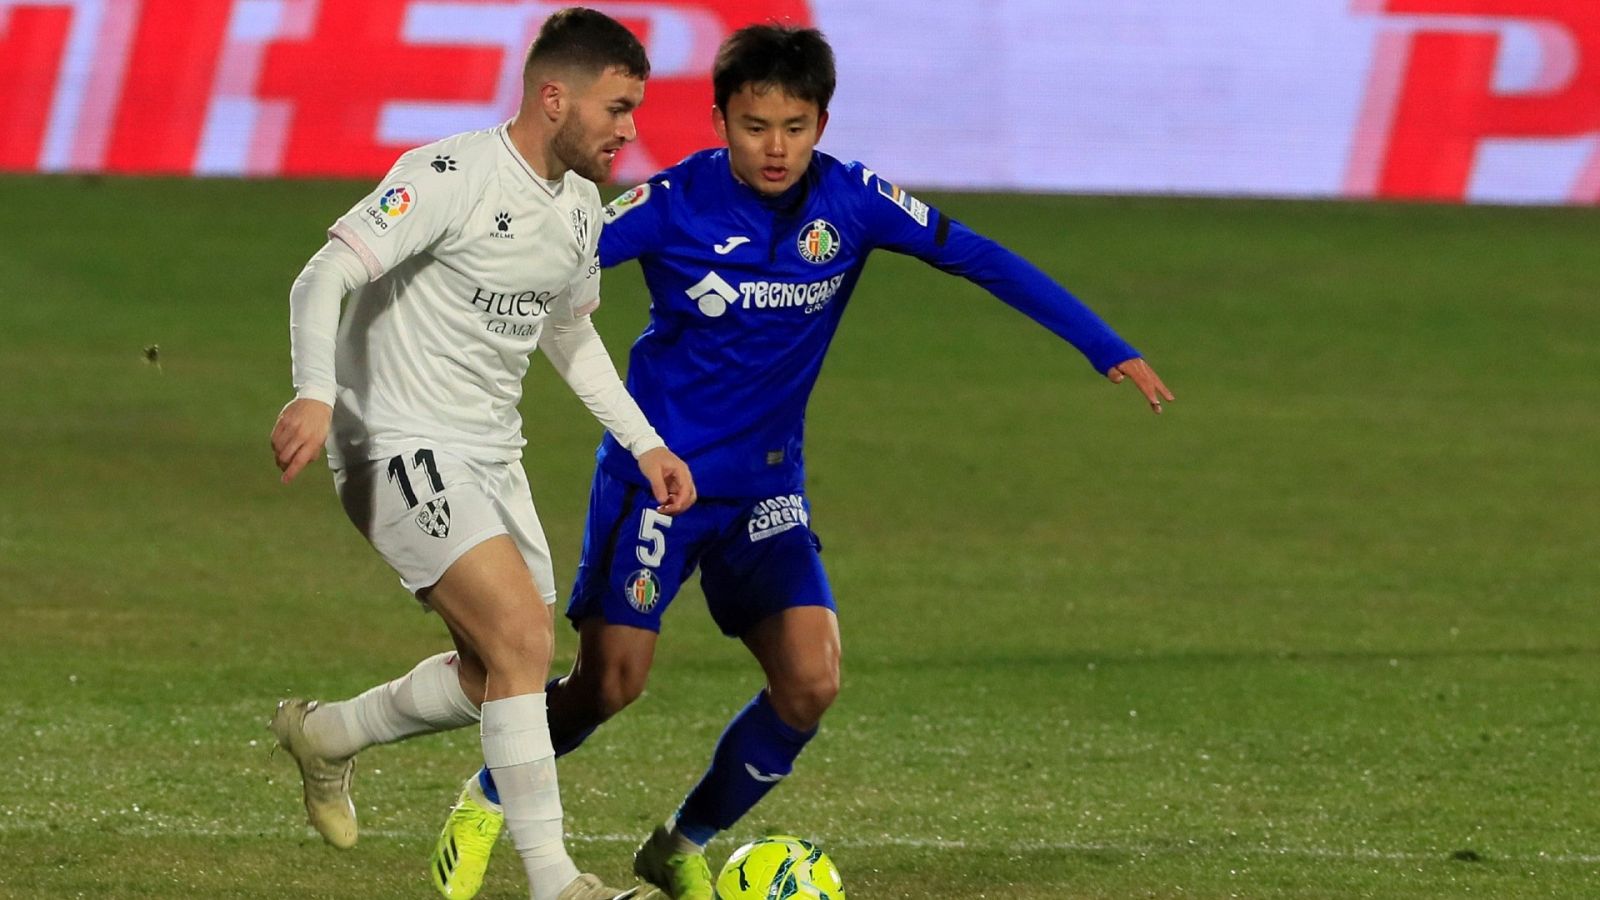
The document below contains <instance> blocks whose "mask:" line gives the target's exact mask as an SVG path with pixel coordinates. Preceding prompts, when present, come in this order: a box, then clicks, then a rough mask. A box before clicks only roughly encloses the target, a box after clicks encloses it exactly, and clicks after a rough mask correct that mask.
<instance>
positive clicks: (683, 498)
mask: <svg viewBox="0 0 1600 900" xmlns="http://www.w3.org/2000/svg"><path fill="white" fill-rule="evenodd" d="M639 471H640V472H643V473H644V477H646V478H648V479H650V492H651V493H652V494H654V495H655V498H656V503H658V504H660V506H659V507H658V509H659V510H660V512H661V513H662V515H667V516H675V515H678V514H679V513H681V512H685V511H686V510H688V509H689V507H691V506H693V505H694V501H695V499H696V497H698V496H699V495H698V494H697V493H696V492H695V488H694V475H693V474H691V473H690V472H689V464H688V463H686V462H684V461H683V460H681V459H679V458H678V454H676V453H673V452H672V451H671V450H668V449H667V448H665V447H657V448H655V449H654V450H646V451H645V452H644V453H643V454H641V455H640V456H639Z"/></svg>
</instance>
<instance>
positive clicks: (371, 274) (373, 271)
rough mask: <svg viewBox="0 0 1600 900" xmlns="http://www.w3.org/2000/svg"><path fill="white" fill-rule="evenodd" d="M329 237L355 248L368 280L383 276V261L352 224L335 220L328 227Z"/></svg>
mask: <svg viewBox="0 0 1600 900" xmlns="http://www.w3.org/2000/svg"><path fill="white" fill-rule="evenodd" d="M328 237H330V238H333V239H334V240H337V241H338V242H339V243H341V244H344V245H345V246H346V247H349V248H350V249H351V250H354V251H355V252H356V255H357V256H359V257H361V265H362V266H363V267H364V268H365V269H366V270H367V280H368V281H377V280H378V279H379V278H382V277H383V272H384V269H383V263H382V261H380V260H379V259H378V255H377V254H376V253H373V252H372V248H371V247H368V246H367V243H366V241H363V240H362V239H361V236H360V235H358V234H356V233H355V231H353V230H352V229H351V228H350V226H348V225H346V224H345V223H343V222H335V223H333V227H332V228H329V229H328Z"/></svg>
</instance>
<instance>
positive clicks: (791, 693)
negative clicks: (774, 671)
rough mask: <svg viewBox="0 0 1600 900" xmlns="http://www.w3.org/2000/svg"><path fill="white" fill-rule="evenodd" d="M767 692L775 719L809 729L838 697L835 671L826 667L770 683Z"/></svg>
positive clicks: (803, 729)
mask: <svg viewBox="0 0 1600 900" xmlns="http://www.w3.org/2000/svg"><path fill="white" fill-rule="evenodd" d="M769 695H770V696H771V698H772V706H773V708H774V709H775V710H777V713H778V717H779V718H781V719H783V721H784V722H785V723H787V724H788V725H789V726H791V727H793V728H798V729H800V730H801V731H810V730H811V729H813V728H815V727H817V725H818V724H819V723H821V721H822V714H823V713H825V712H827V711H828V708H829V707H831V706H833V701H834V700H835V699H837V698H838V696H839V670H838V669H826V670H822V671H818V672H814V673H809V674H807V675H805V676H803V677H800V678H794V679H790V680H789V681H788V682H787V683H785V684H774V685H772V687H771V689H770V690H769Z"/></svg>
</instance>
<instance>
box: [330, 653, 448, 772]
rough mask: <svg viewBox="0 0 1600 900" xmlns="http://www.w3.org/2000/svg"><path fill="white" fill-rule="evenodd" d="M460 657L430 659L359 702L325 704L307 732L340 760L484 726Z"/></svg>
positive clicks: (369, 693) (378, 688) (348, 701)
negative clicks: (461, 675) (402, 741)
mask: <svg viewBox="0 0 1600 900" xmlns="http://www.w3.org/2000/svg"><path fill="white" fill-rule="evenodd" d="M459 667H460V661H459V660H458V659H457V658H456V654H455V653H453V652H452V653H440V654H438V655H436V656H430V657H428V658H427V659H425V660H423V661H422V662H420V663H417V666H416V668H414V669H412V670H411V671H409V672H407V673H406V674H404V675H401V676H400V677H399V678H396V679H395V680H393V681H391V682H388V683H387V684H380V685H378V686H377V687H375V688H372V689H371V690H369V691H367V692H366V693H364V694H362V695H361V696H359V697H353V698H351V699H349V700H341V701H339V702H337V703H323V704H319V705H318V706H317V708H316V709H314V710H312V711H311V712H310V713H309V714H307V715H306V732H307V733H308V734H309V736H310V737H311V739H312V740H313V741H315V742H316V743H317V745H318V747H320V748H321V749H322V752H323V753H325V754H327V755H328V756H330V757H333V758H335V759H342V758H344V757H346V756H353V755H354V754H356V753H358V752H360V751H361V750H364V749H366V748H368V747H370V746H372V745H373V744H388V743H392V742H394V741H398V740H400V739H401V738H408V737H411V736H412V735H417V734H432V733H434V732H438V731H449V730H450V729H452V728H461V727H464V726H467V725H471V724H472V723H473V722H476V721H478V708H477V707H476V706H473V705H472V701H471V700H468V699H467V695H466V694H465V693H464V692H463V691H462V690H461V680H460V679H459V678H457V677H456V673H457V671H458V669H459Z"/></svg>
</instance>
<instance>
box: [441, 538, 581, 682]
mask: <svg viewBox="0 0 1600 900" xmlns="http://www.w3.org/2000/svg"><path fill="white" fill-rule="evenodd" d="M422 596H423V599H424V600H425V601H426V602H427V603H428V605H429V606H430V607H432V609H433V610H434V611H435V612H437V613H438V614H439V617H440V618H442V619H443V620H444V621H445V624H446V625H447V626H448V627H449V629H450V632H451V634H452V635H453V636H454V637H455V638H456V639H457V640H458V641H460V642H462V643H464V644H465V645H467V647H468V648H469V649H470V651H471V652H473V653H474V654H475V655H476V656H477V657H478V658H479V659H481V660H483V662H484V664H485V666H486V668H487V669H488V672H489V677H490V678H494V677H495V676H496V674H504V673H505V671H506V670H508V669H515V670H517V671H518V672H519V673H520V674H521V675H522V676H529V675H530V674H536V675H537V677H538V678H539V679H540V680H541V683H542V679H543V673H544V671H545V670H546V669H548V667H549V664H550V654H551V651H552V649H553V646H554V640H555V638H554V633H553V629H552V626H551V617H550V609H549V606H548V605H547V604H546V603H545V602H544V598H543V597H541V596H540V595H539V592H538V591H537V590H536V589H535V588H534V585H533V579H532V578H531V577H530V576H529V574H528V567H527V565H526V563H524V562H523V558H522V552H521V550H520V549H519V548H518V547H517V545H516V543H515V542H514V541H513V540H512V539H511V537H510V536H509V535H505V534H498V535H495V536H493V537H491V538H489V539H487V540H485V541H482V542H480V543H479V544H477V545H476V546H474V547H472V548H471V549H469V550H468V551H467V552H466V553H464V554H462V555H461V557H460V558H458V559H457V560H456V561H455V562H454V563H452V564H451V565H450V567H449V568H448V569H446V570H445V573H444V575H443V576H442V577H441V578H440V579H439V580H438V582H437V583H435V584H434V585H433V586H432V587H429V588H427V589H426V590H424V591H423V595H422ZM532 670H537V671H536V672H533V671H532Z"/></svg>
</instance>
